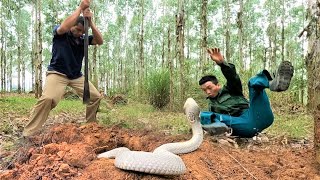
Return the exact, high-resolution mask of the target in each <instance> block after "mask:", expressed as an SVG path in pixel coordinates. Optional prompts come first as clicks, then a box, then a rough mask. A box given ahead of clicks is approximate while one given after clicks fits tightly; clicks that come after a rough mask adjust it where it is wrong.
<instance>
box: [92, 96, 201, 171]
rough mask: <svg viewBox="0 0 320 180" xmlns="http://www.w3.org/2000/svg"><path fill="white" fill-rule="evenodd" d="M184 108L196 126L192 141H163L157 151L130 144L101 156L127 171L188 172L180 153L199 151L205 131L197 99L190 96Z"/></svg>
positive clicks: (193, 129) (188, 118) (99, 156)
mask: <svg viewBox="0 0 320 180" xmlns="http://www.w3.org/2000/svg"><path fill="white" fill-rule="evenodd" d="M183 109H184V112H185V115H186V117H187V120H188V122H189V123H190V124H191V127H192V138H191V139H190V140H188V141H184V142H177V143H168V144H163V145H161V146H159V147H157V148H156V149H155V150H154V151H153V152H144V151H131V150H129V149H128V148H126V147H120V148H115V149H113V150H110V151H107V152H104V153H101V154H99V155H98V158H109V159H110V158H115V162H114V164H115V166H116V167H118V168H120V169H123V170H131V171H138V172H144V173H149V174H158V175H180V174H183V173H185V171H186V166H185V164H184V162H183V161H182V159H181V158H180V157H179V156H178V155H177V154H183V153H189V152H192V151H194V150H196V149H197V148H198V147H199V146H200V144H201V143H202V141H203V131H202V127H201V123H200V118H199V114H200V108H199V106H198V104H197V103H196V102H195V100H194V99H192V98H188V99H187V100H186V102H185V104H184V106H183Z"/></svg>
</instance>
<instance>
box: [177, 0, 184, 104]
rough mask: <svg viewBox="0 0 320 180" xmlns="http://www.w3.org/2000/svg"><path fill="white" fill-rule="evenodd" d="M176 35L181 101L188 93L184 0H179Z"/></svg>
mask: <svg viewBox="0 0 320 180" xmlns="http://www.w3.org/2000/svg"><path fill="white" fill-rule="evenodd" d="M176 17H177V19H176V35H177V45H178V49H177V55H178V59H179V65H180V71H179V74H180V75H179V76H180V102H181V103H182V101H184V100H185V93H186V88H185V85H186V78H185V57H184V28H185V19H184V0H179V11H178V15H177V16H176Z"/></svg>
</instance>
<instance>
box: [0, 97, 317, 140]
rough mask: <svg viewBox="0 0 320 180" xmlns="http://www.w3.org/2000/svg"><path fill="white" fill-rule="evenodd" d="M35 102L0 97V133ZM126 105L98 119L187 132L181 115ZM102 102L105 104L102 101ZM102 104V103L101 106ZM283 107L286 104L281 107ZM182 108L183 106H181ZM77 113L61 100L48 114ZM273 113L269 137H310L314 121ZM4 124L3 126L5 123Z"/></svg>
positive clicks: (74, 103) (79, 107)
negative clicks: (273, 117)
mask: <svg viewBox="0 0 320 180" xmlns="http://www.w3.org/2000/svg"><path fill="white" fill-rule="evenodd" d="M36 101H37V100H36V99H35V98H34V97H32V96H17V95H15V96H7V97H2V98H0V109H1V111H0V115H1V116H2V117H3V120H4V121H2V122H0V130H6V131H8V132H9V133H10V131H9V130H8V129H10V128H11V126H12V125H11V124H8V123H10V122H11V121H10V118H11V117H12V116H14V117H19V116H21V117H28V116H29V114H30V111H31V109H32V107H33V106H34V104H35V103H36ZM129 102H130V103H129V104H128V105H119V106H115V107H114V108H113V110H110V109H107V110H103V111H101V112H100V113H98V119H99V121H100V122H101V123H102V124H105V125H106V126H112V125H120V126H122V127H124V128H128V129H148V130H153V131H166V132H168V133H170V134H182V133H187V132H188V131H189V130H190V125H189V124H188V122H187V121H186V118H185V116H184V114H183V112H182V110H181V111H180V112H169V111H160V110H157V109H155V108H153V107H152V106H151V105H147V104H141V103H135V102H132V101H129ZM103 103H104V102H103ZM103 103H102V104H103ZM283 106H284V107H286V106H285V105H283ZM181 109H182V107H181ZM61 112H65V113H71V114H78V113H85V105H83V104H82V101H81V100H62V101H61V102H60V103H59V104H58V106H57V107H56V108H55V109H54V110H53V111H52V112H51V115H52V114H59V113H61ZM289 113H290V111H288V112H286V113H283V112H282V113H281V115H278V114H275V121H274V123H273V124H272V126H271V127H269V128H268V129H266V130H265V132H266V133H267V134H269V135H272V136H286V137H288V138H294V139H301V138H310V137H312V136H313V118H312V116H311V115H309V114H306V113H296V114H289ZM4 122H6V123H4Z"/></svg>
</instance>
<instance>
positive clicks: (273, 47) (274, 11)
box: [265, 0, 282, 69]
mask: <svg viewBox="0 0 320 180" xmlns="http://www.w3.org/2000/svg"><path fill="white" fill-rule="evenodd" d="M279 7H282V4H281V1H278V0H267V1H265V8H266V10H267V11H268V15H267V16H268V27H267V36H268V41H269V47H268V48H269V49H268V50H269V51H268V52H269V58H270V59H269V61H268V62H269V67H270V68H272V69H275V68H276V65H277V56H278V54H277V49H278V48H279V47H280V45H279V40H280V41H281V36H280V37H279V34H280V33H279V32H281V30H280V27H279V26H278V22H279V21H280V22H281V9H280V8H279Z"/></svg>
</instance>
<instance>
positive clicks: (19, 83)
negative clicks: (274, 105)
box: [18, 33, 22, 94]
mask: <svg viewBox="0 0 320 180" xmlns="http://www.w3.org/2000/svg"><path fill="white" fill-rule="evenodd" d="M19 36H20V35H19V33H18V93H19V94H20V93H21V58H22V56H21V42H20V37H19Z"/></svg>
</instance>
